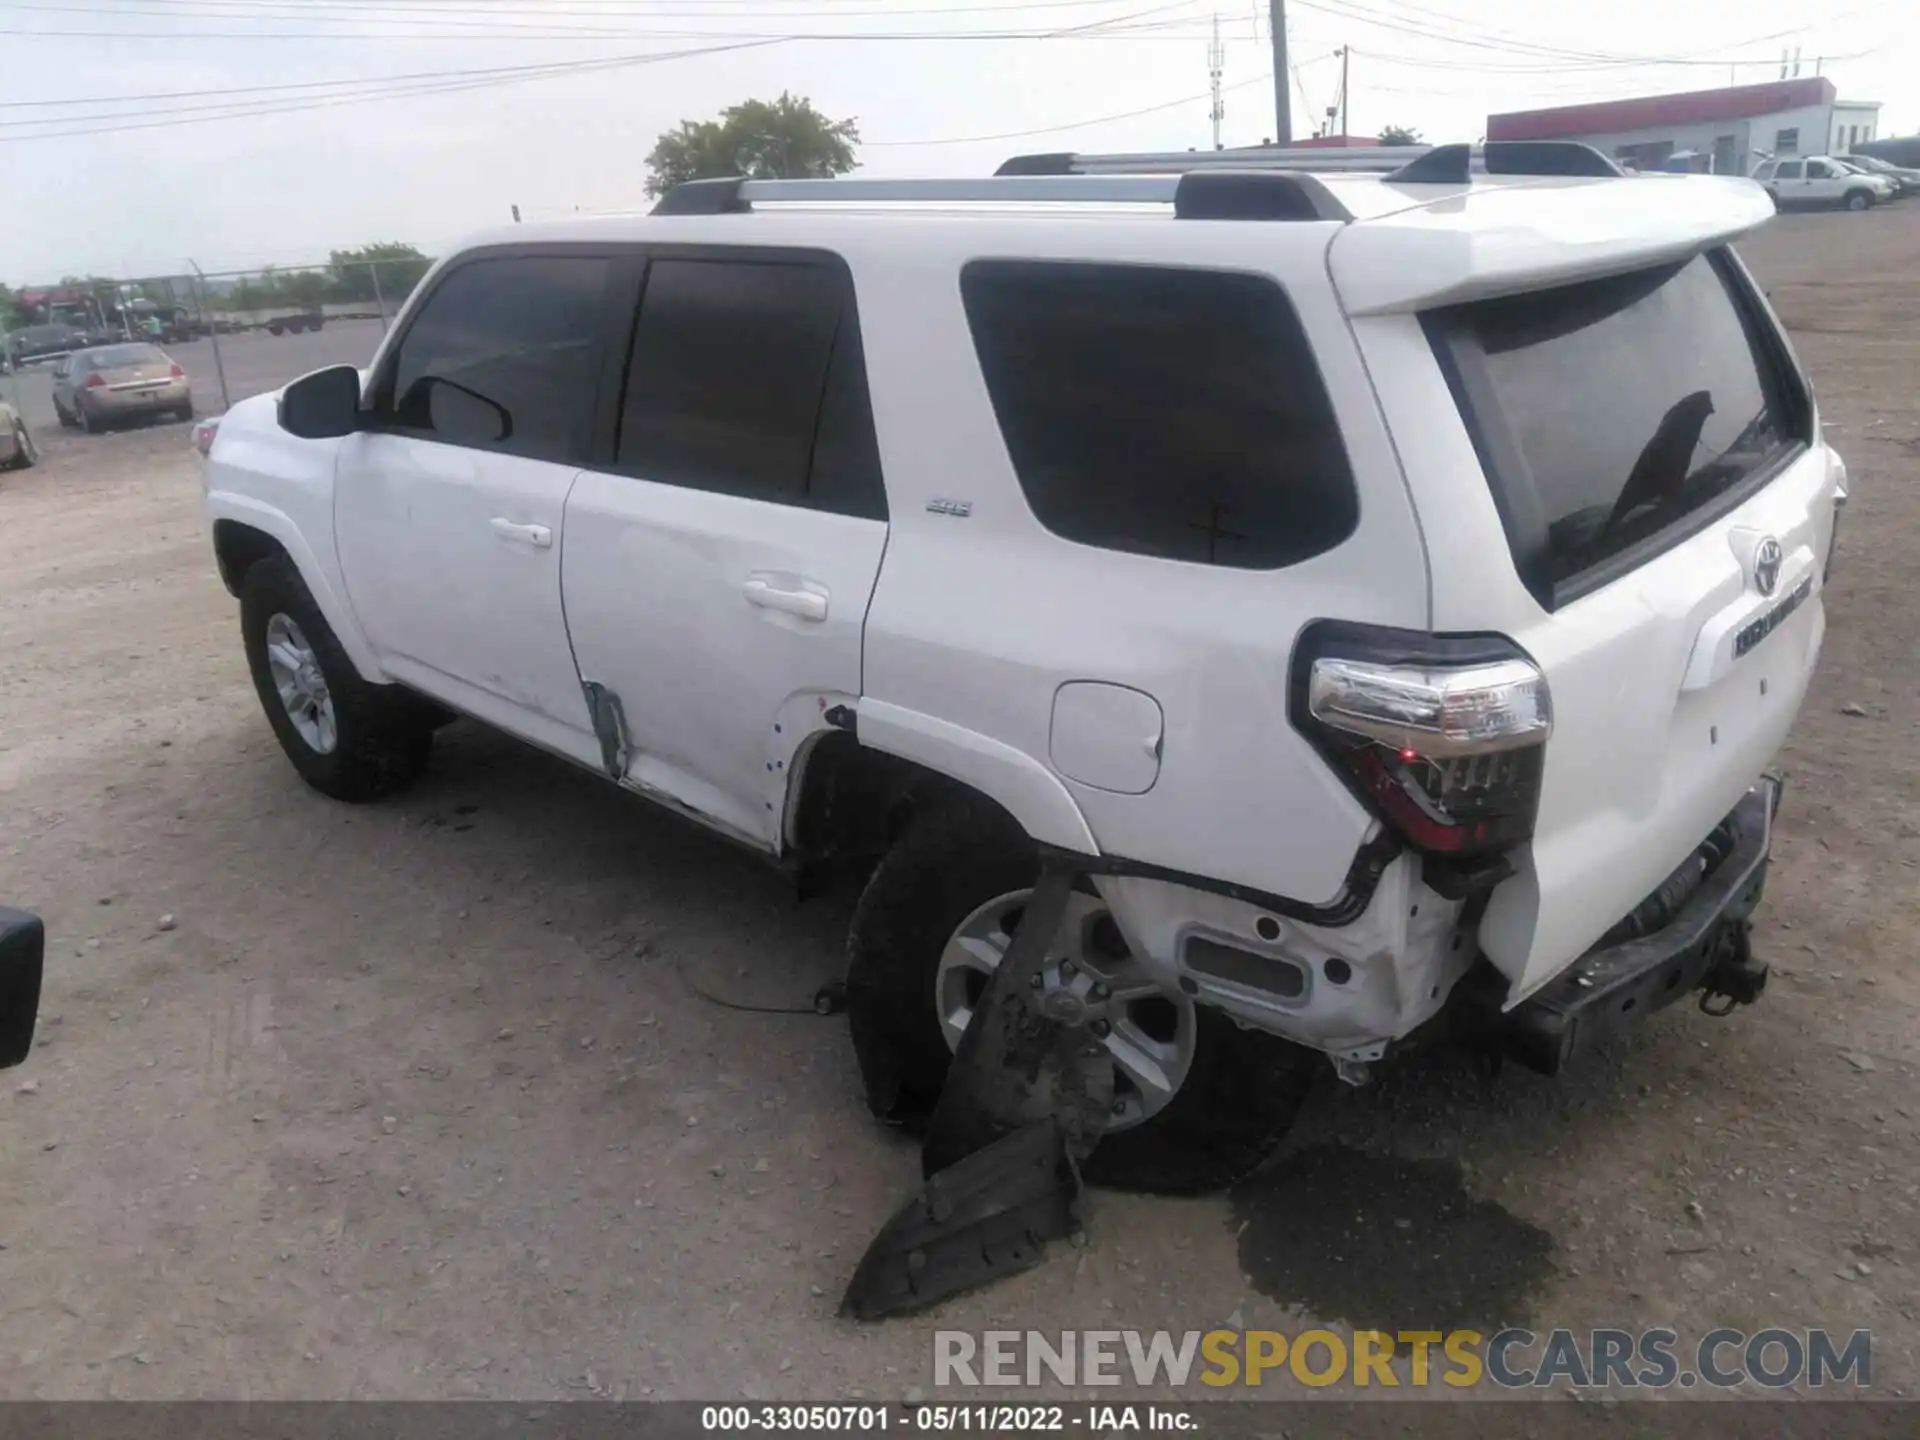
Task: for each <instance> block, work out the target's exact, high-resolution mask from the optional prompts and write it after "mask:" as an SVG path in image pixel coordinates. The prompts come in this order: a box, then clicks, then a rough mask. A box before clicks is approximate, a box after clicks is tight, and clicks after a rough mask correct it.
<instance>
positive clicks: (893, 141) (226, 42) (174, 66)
mask: <svg viewBox="0 0 1920 1440" xmlns="http://www.w3.org/2000/svg"><path fill="white" fill-rule="evenodd" d="M1285 9H1286V21H1285V29H1286V34H1287V43H1288V61H1289V65H1288V68H1289V70H1290V72H1291V76H1292V81H1293V84H1292V89H1291V92H1290V93H1291V102H1292V110H1293V123H1294V133H1295V135H1296V136H1299V135H1304V134H1307V133H1310V132H1311V128H1312V126H1313V125H1314V124H1315V123H1318V122H1322V121H1324V117H1325V111H1326V108H1327V107H1328V106H1330V105H1331V104H1332V103H1333V101H1334V98H1335V96H1336V93H1337V92H1338V90H1339V86H1340V77H1341V71H1342V66H1343V57H1342V56H1340V55H1339V54H1337V53H1336V52H1337V51H1339V50H1340V49H1341V48H1342V47H1346V48H1347V50H1348V51H1349V52H1350V53H1349V54H1348V55H1347V56H1345V57H1344V63H1345V66H1346V69H1347V73H1348V76H1349V80H1348V87H1349V88H1348V96H1347V100H1348V106H1347V116H1348V129H1349V131H1350V132H1351V133H1353V134H1359V135H1369V134H1373V133H1375V132H1376V131H1377V130H1378V129H1379V128H1380V127H1382V126H1385V125H1402V126H1411V127H1413V128H1415V129H1417V130H1418V131H1419V132H1420V133H1421V135H1422V137H1423V138H1424V139H1427V140H1433V141H1440V140H1472V139H1476V138H1479V137H1480V136H1481V135H1482V134H1483V133H1484V131H1485V127H1486V116H1487V115H1488V114H1489V113H1492V112H1498V111H1503V110H1516V109H1529V108H1534V107H1538V106H1547V105H1561V104H1571V103H1575V102H1578V101H1585V100H1604V99H1612V98H1618V97H1622V96H1630V95H1645V94H1659V93H1665V92H1671V91H1679V90H1695V89H1706V88H1711V87H1714V86H1719V85H1725V84H1727V83H1729V82H1730V80H1733V79H1738V80H1739V81H1741V82H1745V83H1752V82H1758V81H1762V80H1769V79H1777V78H1779V74H1780V67H1781V55H1782V52H1783V51H1790V50H1795V49H1797V50H1798V51H1799V54H1800V61H1799V63H1800V73H1801V74H1802V75H1811V74H1813V73H1815V69H1816V66H1817V67H1818V69H1819V73H1821V74H1824V75H1827V76H1829V77H1831V78H1832V79H1833V80H1834V82H1835V84H1836V85H1837V86H1838V87H1839V90H1840V94H1841V97H1842V98H1843V99H1850V100H1879V101H1883V102H1884V105H1885V108H1884V109H1883V110H1882V111H1881V124H1880V133H1881V134H1882V135H1890V134H1905V133H1911V132H1913V131H1915V130H1920V95H1916V93H1915V89H1916V87H1915V86H1914V83H1913V77H1914V76H1915V75H1917V74H1920V5H1916V4H1914V3H1912V0H1792V3H1789V0H1744V3H1741V4H1738V5H1734V4H1728V3H1717V0H1707V3H1696V4H1694V5H1691V6H1685V5H1678V4H1674V3H1672V0H1608V3H1606V4H1604V5H1596V4H1591V3H1589V4H1576V5H1554V4H1547V3H1542V0H1354V3H1340V0H1286V6H1285ZM1268 14H1269V12H1268V5H1267V0H1239V3H1238V4H1237V5H1236V4H1234V3H1232V0H1219V3H1215V0H1160V3H1154V0H1028V3H1016V0H21V3H13V0H0V281H4V282H6V283H9V284H12V285H15V286H18V285H21V284H37V283H44V282H46V281H49V280H54V279H58V278H59V277H60V276H62V275H66V274H90V273H97V274H104V275H114V276H120V277H133V276H143V275H155V274H172V273H180V272H182V271H184V270H185V269H186V267H187V266H188V264H189V263H190V262H193V263H197V264H198V265H199V266H200V267H201V268H202V269H203V270H205V271H206V272H207V273H209V274H213V273H218V272H221V271H228V270H240V269H257V268H259V267H261V266H264V265H269V264H272V265H278V266H281V267H282V268H291V267H294V266H298V265H301V264H309V263H320V262H324V261H325V259H326V255H327V252H328V251H329V250H332V249H335V248H345V247H350V246H356V245H361V244H367V243H372V242H376V241H405V242H408V243H411V244H415V245H418V246H419V247H420V248H422V249H423V250H426V251H428V252H429V253H434V252H436V251H437V250H438V249H440V248H441V247H443V246H445V245H447V244H448V243H450V242H452V241H454V240H457V239H458V238H459V237H460V236H461V235H463V234H466V233H468V232H470V231H473V230H477V229H483V228H487V227H491V226H494V225H498V224H501V223H505V222H506V221H508V220H509V219H510V209H511V207H512V206H515V205H517V206H519V207H520V211H521V214H522V215H523V216H524V217H525V218H526V219H529V220H535V219H550V218H557V217H560V216H564V215H569V214H572V213H575V212H596V211H612V210H623V209H626V210H630V209H635V208H641V207H644V205H645V204H646V203H647V201H646V197H645V190H644V185H645V180H646V155H647V152H648V151H649V150H650V149H651V148H652V146H653V143H654V140H655V139H656V137H657V136H658V135H659V134H660V133H661V132H662V131H665V130H668V129H671V128H672V127H673V126H675V125H676V124H678V123H679V122H680V121H681V120H685V119H705V118H710V117H712V116H714V115H717V114H718V112H719V111H720V110H721V109H722V108H723V107H725V106H727V105H730V104H734V103H737V102H738V101H741V100H745V99H753V98H762V99H770V98H772V97H774V96H776V95H778V94H779V93H780V92H781V91H783V90H786V91H791V92H792V93H794V94H796V95H804V96H806V97H808V98H809V99H811V100H812V101H813V103H814V104H815V105H816V106H818V107H819V108H820V109H821V110H822V111H823V112H825V113H826V114H828V115H829V116H832V117H834V118H836V119H839V118H844V117H852V118H854V119H856V120H857V121H858V123H859V129H860V135H861V138H862V143H861V145H860V148H859V156H860V162H861V171H862V173H864V174H868V175H874V176H899V175H930V176H954V175H984V174H990V173H992V171H993V169H994V168H995V167H996V166H997V165H998V164H999V163H1000V162H1001V161H1002V160H1004V159H1005V158H1006V157H1007V156H1009V155H1012V154H1017V153H1022V152H1027V151H1047V150H1083V151H1095V152H1098V151H1130V150H1178V149H1187V148H1189V147H1198V148H1205V147H1208V146H1210V145H1211V144H1212V143H1213V136H1212V124H1211V121H1210V118H1209V109H1210V100H1209V94H1208V91H1209V84H1210V81H1209V74H1208V70H1209V49H1210V46H1211V42H1212V37H1213V33H1214V26H1215V24H1216V22H1217V24H1218V30H1219V37H1220V47H1221V52H1222V62H1223V63H1222V77H1221V78H1222V86H1223V96H1222V99H1223V103H1224V108H1225V115H1224V118H1223V120H1222V125H1221V138H1222V141H1223V143H1225V144H1227V145H1241V144H1256V143H1258V142H1260V141H1262V140H1264V139H1267V138H1268V137H1270V136H1271V135H1272V134H1273V133H1274V100H1273V82H1272V78H1271V77H1272V73H1273V48H1272V42H1271V29H1270V25H1269V19H1268Z"/></svg>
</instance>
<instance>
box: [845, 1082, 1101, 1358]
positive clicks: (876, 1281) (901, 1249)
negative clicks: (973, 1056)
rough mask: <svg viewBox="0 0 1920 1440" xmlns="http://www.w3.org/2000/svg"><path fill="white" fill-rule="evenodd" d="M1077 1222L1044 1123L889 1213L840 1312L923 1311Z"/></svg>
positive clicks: (1067, 1156)
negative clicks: (889, 1215)
mask: <svg viewBox="0 0 1920 1440" xmlns="http://www.w3.org/2000/svg"><path fill="white" fill-rule="evenodd" d="M1082 1223H1083V1215H1082V1208H1081V1191H1080V1169H1079V1167H1078V1166H1077V1165H1076V1164H1074V1160H1073V1155H1072V1152H1071V1151H1070V1150H1069V1148H1068V1145H1067V1139H1066V1134H1065V1132H1064V1131H1063V1130H1062V1129H1061V1127H1060V1125H1059V1123H1058V1122H1057V1121H1056V1120H1052V1119H1047V1120H1042V1121H1039V1122H1037V1123H1035V1124H1032V1125H1028V1126H1027V1127H1025V1128H1024V1129H1021V1130H1016V1131H1014V1132H1013V1133H1012V1134H1010V1135H1007V1136H1004V1137H1003V1138H1001V1139H999V1140H997V1141H995V1142H994V1143H993V1144H991V1145H989V1146H988V1147H987V1148H986V1149H984V1150H978V1151H975V1152H974V1153H973V1154H971V1155H968V1156H967V1157H966V1158H965V1159H963V1160H961V1161H959V1162H958V1163H957V1164H955V1165H952V1166H950V1167H948V1168H947V1169H945V1170H942V1171H940V1172H939V1173H938V1174H936V1175H934V1176H933V1177H932V1178H930V1179H929V1180H927V1182H926V1183H925V1184H924V1185H923V1186H922V1187H921V1190H920V1193H919V1194H918V1195H916V1196H914V1197H913V1199H912V1200H910V1201H908V1202H907V1204H906V1205H904V1206H902V1207H901V1209H900V1210H899V1211H898V1212H896V1213H895V1215H894V1216H893V1218H892V1219H891V1220H889V1221H888V1222H887V1223H886V1225H885V1226H883V1227H882V1228H881V1231H880V1233H879V1234H878V1235H876V1236H875V1237H874V1240H873V1243H872V1244H871V1245H869V1246H868V1247H867V1253H866V1254H865V1255H864V1256H862V1257H861V1259H860V1266H859V1268H858V1269H857V1270H855V1271H854V1272H853V1279H852V1281H851V1282H850V1283H849V1284H848V1285H847V1293H846V1296H845V1298H844V1299H842V1300H841V1302H840V1313H841V1314H842V1315H848V1316H852V1317H853V1318H854V1319H856V1320H878V1319H880V1318H881V1317H883V1316H886V1315H901V1314H907V1313H911V1312H913V1311H916V1310H924V1309H926V1308H927V1307H928V1306H930V1305H935V1304H938V1303H939V1302H940V1301H942V1300H945V1299H947V1298H949V1297H950V1296H954V1295H959V1294H961V1293H963V1292H965V1291H968V1290H975V1289H978V1288H979V1287H980V1286H982V1285H986V1284H988V1283H990V1282H992V1281H994V1280H998V1279H1000V1278H1001V1277H1002V1276H1005V1275H1014V1274H1018V1273H1019V1272H1020V1271H1022V1270H1030V1269H1032V1268H1033V1267H1034V1266H1035V1265H1038V1264H1039V1263H1040V1261H1041V1260H1042V1259H1043V1258H1044V1257H1045V1255H1046V1242H1047V1241H1048V1240H1053V1239H1059V1238H1062V1237H1065V1236H1069V1235H1072V1234H1074V1233H1076V1232H1077V1231H1078V1230H1079V1229H1080V1228H1081V1225H1082Z"/></svg>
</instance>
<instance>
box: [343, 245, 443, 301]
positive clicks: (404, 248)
mask: <svg viewBox="0 0 1920 1440" xmlns="http://www.w3.org/2000/svg"><path fill="white" fill-rule="evenodd" d="M375 264H378V265H379V267H380V296H381V298H383V299H385V300H386V301H387V302H388V303H389V304H393V305H397V304H399V303H400V302H401V301H402V300H404V299H406V298H407V296H409V295H410V294H412V293H413V287H414V286H416V285H418V284H419V283H420V281H421V278H422V277H423V276H425V275H426V273H427V270H428V267H430V266H431V265H432V264H433V262H432V261H431V260H429V259H428V258H427V257H426V256H425V255H422V254H421V253H420V252H419V251H418V250H417V249H415V248H414V247H413V246H411V245H402V244H400V243H399V242H397V241H386V242H382V243H380V244H377V245H362V246H361V247H360V248H359V249H357V250H335V251H334V252H333V253H332V254H331V255H329V256H328V257H327V269H328V270H329V272H330V280H329V284H328V293H329V294H330V295H331V296H332V297H333V298H334V299H335V300H372V299H373V298H374V288H373V267H374V265H375Z"/></svg>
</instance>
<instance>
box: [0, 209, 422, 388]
mask: <svg viewBox="0 0 1920 1440" xmlns="http://www.w3.org/2000/svg"><path fill="white" fill-rule="evenodd" d="M382 248H384V249H386V250H388V251H390V252H391V253H388V254H383V255H377V256H367V255H364V254H359V253H353V252H346V253H336V254H334V255H332V256H330V257H329V258H328V259H326V260H325V261H322V262H318V263H315V264H310V265H292V266H266V267H262V268H258V269H252V270H216V271H203V270H200V269H198V268H197V267H196V268H195V269H193V270H191V271H189V272H186V273H182V274H174V275H145V276H140V277H137V278H130V279H121V278H114V277H108V276H93V275H90V276H87V277H85V278H72V277H69V278H67V279H64V280H62V281H60V282H59V283H58V284H53V285H29V286H25V287H22V288H21V289H19V290H16V291H15V292H14V297H13V298H14V304H13V307H12V313H11V314H9V313H7V312H6V310H5V309H4V308H0V370H4V371H6V372H9V373H10V374H11V376H12V377H13V378H14V381H15V388H16V408H18V405H17V384H18V377H19V375H20V372H21V371H22V370H23V369H24V368H26V367H28V366H33V365H38V364H40V363H43V362H50V361H53V360H55V359H57V358H58V357H59V356H61V355H64V354H68V353H71V352H72V351H74V350H77V349H83V348H86V347H89V346H93V345H106V344H112V343H115V342H120V341H128V340H151V341H153V342H155V343H156V344H162V345H177V344H181V343H183V342H186V341H190V340H203V339H204V340H207V341H209V342H210V344H211V346H212V351H213V362H214V367H215V370H216V372H217V374H218V377H219V382H220V399H221V405H222V407H223V408H225V407H226V406H227V405H229V404H231V397H230V396H229V394H228V390H227V373H226V365H225V363H224V362H223V360H222V358H221V353H220V342H221V338H222V337H223V336H233V335H242V334H249V333H256V332H259V333H266V334H269V335H288V334H292V335H299V334H304V333H307V332H310V331H317V330H320V329H322V328H324V327H325V325H326V324H327V322H328V321H334V320H377V321H378V322H379V323H380V326H381V329H382V330H383V331H384V330H385V328H386V326H387V325H388V324H389V323H390V322H391V320H392V318H393V316H394V315H396V314H398V313H399V310H400V307H401V306H402V305H404V304H405V303H406V300H407V297H408V296H409V295H411V294H412V293H413V289H414V287H415V286H416V285H418V284H419V283H420V280H421V278H422V277H423V276H424V275H425V274H426V273H427V270H428V268H429V267H430V266H431V265H432V263H433V260H432V257H430V256H427V255H423V254H420V253H419V252H418V251H415V250H413V249H411V247H407V246H388V247H382Z"/></svg>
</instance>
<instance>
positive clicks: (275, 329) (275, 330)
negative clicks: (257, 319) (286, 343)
mask: <svg viewBox="0 0 1920 1440" xmlns="http://www.w3.org/2000/svg"><path fill="white" fill-rule="evenodd" d="M285 329H286V327H285V326H284V325H277V324H276V325H269V326H267V333H268V334H269V335H278V334H281V333H282V332H283V331H284V330H285Z"/></svg>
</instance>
